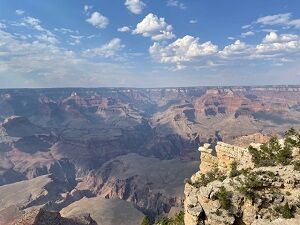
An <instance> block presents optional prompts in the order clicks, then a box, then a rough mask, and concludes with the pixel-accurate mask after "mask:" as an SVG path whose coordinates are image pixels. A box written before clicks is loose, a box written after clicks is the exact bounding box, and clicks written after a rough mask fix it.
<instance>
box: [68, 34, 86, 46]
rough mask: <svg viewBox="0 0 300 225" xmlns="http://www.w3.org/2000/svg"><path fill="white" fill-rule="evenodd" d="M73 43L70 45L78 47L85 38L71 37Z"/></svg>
mask: <svg viewBox="0 0 300 225" xmlns="http://www.w3.org/2000/svg"><path fill="white" fill-rule="evenodd" d="M70 38H71V41H70V42H69V44H70V45H78V44H80V43H81V40H82V39H83V38H84V36H79V35H72V34H71V35H70Z"/></svg>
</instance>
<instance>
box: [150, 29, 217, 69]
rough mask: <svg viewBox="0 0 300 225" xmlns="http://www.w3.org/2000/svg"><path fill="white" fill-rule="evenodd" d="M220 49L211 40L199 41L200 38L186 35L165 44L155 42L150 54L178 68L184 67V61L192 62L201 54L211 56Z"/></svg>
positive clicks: (161, 61) (159, 60)
mask: <svg viewBox="0 0 300 225" xmlns="http://www.w3.org/2000/svg"><path fill="white" fill-rule="evenodd" d="M217 51H218V47H217V46H216V45H214V44H212V43H211V42H210V41H208V42H205V43H199V38H195V37H193V36H189V35H187V36H185V37H183V38H179V39H177V40H176V41H175V42H173V43H171V44H169V45H167V46H163V45H161V44H159V43H157V42H155V43H154V44H153V45H152V46H151V47H150V48H149V52H150V55H151V56H152V57H153V58H154V59H155V60H157V61H158V62H160V63H172V64H176V67H177V69H183V68H184V66H185V65H184V62H191V61H193V60H194V59H197V58H198V57H201V56H203V57H204V56H209V55H212V54H214V53H216V52H217Z"/></svg>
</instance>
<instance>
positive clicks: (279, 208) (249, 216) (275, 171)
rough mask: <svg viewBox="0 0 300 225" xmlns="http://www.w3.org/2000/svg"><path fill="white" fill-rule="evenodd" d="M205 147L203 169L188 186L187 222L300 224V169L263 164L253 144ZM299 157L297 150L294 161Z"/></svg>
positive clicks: (193, 224)
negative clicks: (256, 157) (257, 160)
mask: <svg viewBox="0 0 300 225" xmlns="http://www.w3.org/2000/svg"><path fill="white" fill-rule="evenodd" d="M282 142H283V141H281V142H280V143H282ZM252 146H256V147H257V148H259V146H260V145H259V144H252ZM199 150H200V151H201V165H200V171H198V172H197V173H195V174H194V175H193V176H192V177H191V179H190V180H187V182H186V184H185V191H184V193H185V196H186V199H185V202H184V208H185V224H186V225H207V224H209V225H235V224H238V225H265V224H268V225H273V224H287V225H294V224H300V211H299V209H298V207H299V205H300V199H299V196H300V171H299V168H297V167H296V166H294V165H293V164H290V165H285V166H282V165H274V166H260V167H257V166H256V165H255V164H254V163H253V160H252V157H253V156H252V154H250V152H249V150H248V148H241V147H237V146H233V145H229V144H225V143H223V142H218V143H217V145H216V146H215V147H214V148H212V147H211V145H209V144H205V145H204V146H203V147H200V148H199ZM298 157H299V149H298V148H294V149H293V161H296V160H298Z"/></svg>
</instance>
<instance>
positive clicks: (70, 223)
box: [12, 209, 97, 225]
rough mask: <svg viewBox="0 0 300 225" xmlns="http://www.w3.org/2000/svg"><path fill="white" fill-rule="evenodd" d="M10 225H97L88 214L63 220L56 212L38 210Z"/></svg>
mask: <svg viewBox="0 0 300 225" xmlns="http://www.w3.org/2000/svg"><path fill="white" fill-rule="evenodd" d="M12 225H97V223H96V222H95V221H94V220H93V219H92V217H91V216H90V215H89V214H85V215H81V216H76V217H73V218H64V217H62V216H61V215H60V213H58V212H50V211H46V210H44V209H39V210H33V211H31V212H28V213H26V214H25V215H23V216H22V218H20V219H18V220H17V221H16V222H14V223H12Z"/></svg>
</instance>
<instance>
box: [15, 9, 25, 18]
mask: <svg viewBox="0 0 300 225" xmlns="http://www.w3.org/2000/svg"><path fill="white" fill-rule="evenodd" d="M24 13H25V11H24V10H21V9H17V10H16V14H17V15H19V16H20V15H23V14H24Z"/></svg>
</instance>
